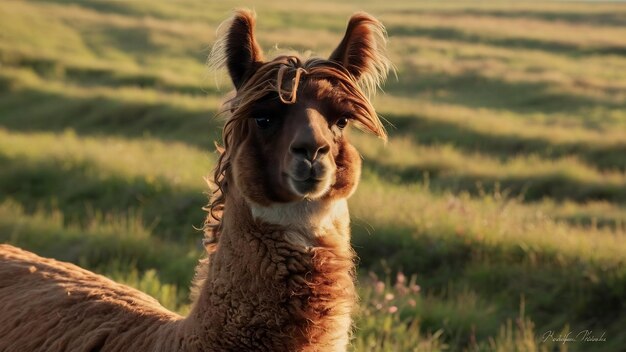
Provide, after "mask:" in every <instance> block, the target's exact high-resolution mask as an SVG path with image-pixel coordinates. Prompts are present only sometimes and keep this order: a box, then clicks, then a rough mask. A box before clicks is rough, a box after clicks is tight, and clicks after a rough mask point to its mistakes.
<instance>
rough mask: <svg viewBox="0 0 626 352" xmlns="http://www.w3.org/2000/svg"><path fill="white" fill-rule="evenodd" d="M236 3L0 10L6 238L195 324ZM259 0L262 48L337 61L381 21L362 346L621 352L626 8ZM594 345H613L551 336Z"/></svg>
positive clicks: (0, 200)
mask: <svg viewBox="0 0 626 352" xmlns="http://www.w3.org/2000/svg"><path fill="white" fill-rule="evenodd" d="M241 5H245V2H244V3H231V2H220V3H219V4H207V3H205V2H201V1H195V0H186V1H182V2H165V1H164V2H147V1H132V2H110V1H97V0H92V1H81V2H79V1H73V0H56V1H23V2H17V1H14V2H8V3H6V4H3V6H2V7H1V8H0V241H2V242H8V243H12V244H15V245H18V246H21V247H23V248H26V249H28V250H31V251H34V252H36V253H38V254H40V255H44V256H50V257H54V258H58V259H61V260H67V261H71V262H74V263H78V264H80V265H82V266H84V267H86V268H88V269H91V270H94V271H96V272H98V273H102V274H104V275H107V276H109V277H111V278H113V279H114V280H116V281H119V282H123V283H126V284H129V285H131V286H134V287H137V288H139V289H141V290H143V291H145V292H148V293H149V294H151V295H152V296H154V297H156V298H157V299H159V301H160V302H162V303H163V305H165V306H166V307H168V308H170V309H172V310H175V311H177V312H180V313H181V314H184V313H186V312H187V311H188V309H189V300H188V286H189V282H190V280H191V277H192V275H193V268H194V265H195V263H196V261H197V259H198V258H199V257H200V256H201V254H202V247H201V246H200V243H199V242H200V239H201V233H200V232H199V231H198V230H196V229H194V226H196V227H198V226H200V225H201V224H202V221H203V217H204V215H205V213H204V212H203V211H202V210H201V208H202V206H203V205H205V204H206V202H207V196H206V194H205V193H206V192H207V191H208V188H207V186H206V184H205V182H204V180H203V178H204V177H205V176H207V175H209V174H210V173H211V171H212V167H213V165H214V158H215V154H214V147H213V141H214V140H217V139H219V128H220V125H221V123H222V121H220V120H219V118H216V117H215V115H216V112H217V111H218V109H219V105H220V102H221V101H223V96H224V95H225V94H226V93H227V92H228V91H229V90H230V89H231V88H230V85H229V81H228V78H227V77H225V75H224V74H223V73H219V74H217V75H216V76H215V79H214V75H213V73H210V72H208V71H207V69H206V67H205V60H206V56H207V55H208V51H209V48H210V46H211V44H212V42H213V41H214V39H215V37H214V33H215V30H216V28H217V26H218V25H219V23H220V21H222V20H223V19H225V18H226V17H228V16H229V11H230V9H232V8H234V7H237V6H241ZM249 6H252V7H255V8H256V10H257V12H258V22H259V25H258V36H259V40H260V42H261V44H262V45H263V46H264V47H265V48H266V49H267V50H268V51H269V52H270V54H271V53H276V52H280V51H281V50H287V49H296V50H309V49H310V50H313V52H314V53H317V54H319V55H327V54H328V53H329V52H330V51H331V50H332V49H333V47H334V46H335V45H336V44H337V43H338V41H339V39H340V37H341V35H342V33H343V31H344V28H345V27H344V26H345V22H346V20H347V18H348V16H349V15H350V14H351V13H352V12H355V11H357V10H366V11H369V12H371V13H373V14H374V15H376V16H377V17H379V18H380V19H381V20H382V21H383V22H384V23H385V24H386V25H387V29H388V32H389V35H390V41H389V50H390V55H391V58H392V61H393V62H394V64H395V65H396V66H397V69H398V79H397V80H395V79H391V80H390V82H388V84H387V85H386V86H385V88H384V89H385V92H384V93H383V94H380V95H378V96H377V97H376V98H375V105H376V106H377V107H378V111H379V112H380V114H381V115H382V116H383V117H385V118H386V119H387V120H388V122H389V124H388V125H387V128H388V130H389V134H390V139H389V143H388V144H387V145H382V144H379V143H378V142H377V141H375V140H374V138H372V137H370V136H365V135H362V134H360V133H353V134H352V139H353V140H354V142H355V144H356V145H357V147H358V148H359V150H360V151H361V153H362V154H363V157H364V173H363V179H362V182H361V185H360V188H359V190H358V191H357V193H356V194H355V195H354V196H353V198H352V199H351V200H350V205H351V213H352V217H353V226H352V228H353V245H354V247H355V249H356V251H357V254H358V255H359V274H360V275H359V289H360V293H361V303H360V309H359V312H358V315H357V318H356V327H355V331H354V340H353V350H355V351H439V350H453V351H457V350H459V351H463V350H465V351H555V350H573V351H619V350H621V349H623V346H624V344H626V333H625V332H623V331H622V328H623V326H626V320H625V319H626V318H625V317H626V306H625V305H624V302H626V263H625V260H624V258H626V241H625V239H626V207H625V204H626V6H624V5H622V4H617V3H616V4H613V3H597V4H596V3H547V4H540V3H498V2H493V3H492V2H489V3H487V2H479V3H464V2H447V3H432V2H414V1H408V0H406V1H405V0H395V1H392V2H382V3H381V2H374V1H371V2H366V3H361V2H358V3H357V2H352V1H348V2H343V3H342V4H338V5H336V4H332V3H331V2H323V3H319V2H317V3H314V4H313V3H311V4H298V5H294V4H292V3H289V2H286V1H276V2H271V3H268V4H264V5H263V6H260V5H256V6H253V5H252V4H249ZM302 38H306V40H303V39H302ZM276 44H277V45H278V48H279V49H271V48H272V47H274V45H276ZM582 330H593V332H594V335H598V336H599V335H601V334H602V333H603V332H604V333H605V336H606V341H605V342H582V341H578V342H574V343H566V344H562V343H557V342H553V341H550V340H548V341H543V340H544V339H543V338H542V337H543V335H544V334H545V333H546V332H547V331H553V332H555V336H558V335H559V334H562V335H566V334H567V332H569V331H572V332H574V333H575V334H577V333H578V332H579V331H582Z"/></svg>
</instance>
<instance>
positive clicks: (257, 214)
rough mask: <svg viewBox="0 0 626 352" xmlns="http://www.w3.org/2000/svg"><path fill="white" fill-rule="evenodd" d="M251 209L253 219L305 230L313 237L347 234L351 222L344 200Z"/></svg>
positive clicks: (314, 201) (305, 202)
mask: <svg viewBox="0 0 626 352" xmlns="http://www.w3.org/2000/svg"><path fill="white" fill-rule="evenodd" d="M250 209H251V211H252V216H253V217H254V218H255V219H257V220H261V221H264V222H267V223H270V224H275V225H282V226H285V227H289V228H292V229H295V230H304V231H306V232H310V233H311V234H314V235H315V236H319V235H322V234H324V233H326V232H328V231H339V232H344V231H347V229H348V225H349V222H350V216H349V213H348V202H347V201H346V199H338V200H333V201H321V200H307V199H305V200H301V201H298V202H294V203H285V204H273V205H271V206H268V207H264V206H260V205H255V204H252V205H251V206H250Z"/></svg>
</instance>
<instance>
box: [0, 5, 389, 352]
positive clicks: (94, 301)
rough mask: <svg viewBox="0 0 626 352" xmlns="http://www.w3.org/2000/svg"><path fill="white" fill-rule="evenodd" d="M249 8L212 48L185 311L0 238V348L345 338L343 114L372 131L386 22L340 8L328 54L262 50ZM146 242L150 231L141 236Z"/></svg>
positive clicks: (268, 344) (349, 168)
mask: <svg viewBox="0 0 626 352" xmlns="http://www.w3.org/2000/svg"><path fill="white" fill-rule="evenodd" d="M254 25H255V17H254V14H253V13H252V12H250V11H247V10H238V11H237V12H236V13H235V15H234V16H233V18H232V19H231V20H229V21H228V22H225V25H223V26H222V27H221V28H222V32H223V34H222V37H221V38H220V39H218V41H217V43H216V45H215V46H214V50H213V52H212V54H211V57H210V59H211V62H212V63H213V65H216V66H225V67H226V68H227V70H228V73H229V75H230V77H231V79H232V82H233V84H234V86H235V95H234V97H233V98H232V99H231V100H230V101H229V102H228V103H227V109H225V111H226V112H225V113H227V114H228V118H227V120H226V122H225V125H224V130H223V148H220V149H219V151H220V156H219V159H218V164H217V167H216V171H215V174H214V178H213V182H214V184H215V185H216V186H217V187H216V190H215V192H214V196H213V198H212V200H211V203H210V204H209V206H208V211H209V215H208V216H207V220H206V223H205V244H206V248H207V258H205V259H203V260H201V261H200V263H199V265H198V267H197V269H196V271H197V275H196V280H195V282H194V288H193V289H192V298H193V306H192V309H191V312H190V313H189V315H188V316H187V317H181V316H179V315H177V314H175V313H172V312H170V311H168V310H166V309H165V308H163V307H162V306H161V305H159V303H158V302H157V301H156V300H154V299H153V298H151V297H149V296H147V295H145V294H143V293H141V292H139V291H137V290H134V289H132V288H129V287H126V286H123V285H120V284H117V283H115V282H113V281H111V280H109V279H107V278H105V277H103V276H100V275H96V274H94V273H91V272H89V271H86V270H84V269H81V268H79V267H77V266H75V265H72V264H69V263H63V262H58V261H55V260H52V259H46V258H41V257H38V256H36V255H35V254H32V253H29V252H26V251H23V250H21V249H18V248H15V247H12V246H9V245H0V351H19V352H28V351H345V350H346V348H347V346H348V344H349V339H350V333H351V326H352V322H351V313H352V311H353V306H354V305H355V302H356V294H355V286H354V253H353V250H352V249H351V246H350V233H349V215H348V208H347V202H346V199H347V198H348V197H349V196H350V195H351V194H352V193H353V192H354V190H355V188H356V186H357V183H358V181H359V177H360V170H361V160H360V156H359V154H358V152H357V150H356V149H355V147H353V146H352V145H351V144H350V143H349V142H348V139H347V134H348V133H347V132H348V129H347V128H346V127H347V125H349V124H354V125H355V126H357V127H359V128H361V129H363V130H365V131H369V132H371V133H373V134H375V135H377V136H379V137H381V138H383V139H385V138H386V133H385V130H384V128H383V126H382V124H381V122H380V120H379V118H378V116H377V115H376V112H375V111H374V108H373V107H372V105H371V103H370V102H369V100H368V97H367V95H368V93H372V91H373V90H375V89H376V88H377V86H378V85H379V84H380V83H381V82H382V81H384V79H385V78H386V75H387V73H388V71H389V69H390V68H391V64H390V62H389V60H388V59H387V57H386V55H385V32H384V28H383V26H382V25H381V23H380V22H378V21H377V20H376V19H374V18H373V17H371V16H370V15H368V14H365V13H357V14H355V15H353V16H352V17H351V19H350V21H349V24H348V27H347V31H346V33H345V36H344V38H343V40H342V41H341V42H340V44H339V45H338V47H337V48H336V49H335V50H334V51H333V52H332V54H331V56H330V57H329V58H328V59H321V58H309V59H306V60H303V59H301V58H299V57H298V56H291V55H285V56H279V57H277V58H275V59H273V60H270V61H265V60H264V59H263V54H262V52H261V49H260V46H259V45H258V43H257V41H256V39H255V36H254ZM146 245H149V244H146Z"/></svg>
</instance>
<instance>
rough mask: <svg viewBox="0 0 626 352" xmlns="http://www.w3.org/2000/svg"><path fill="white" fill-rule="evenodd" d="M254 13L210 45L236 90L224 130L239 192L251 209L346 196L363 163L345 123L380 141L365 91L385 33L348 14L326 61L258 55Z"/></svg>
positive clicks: (372, 83) (227, 160)
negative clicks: (341, 33)
mask: <svg viewBox="0 0 626 352" xmlns="http://www.w3.org/2000/svg"><path fill="white" fill-rule="evenodd" d="M254 22H255V20H254V17H253V16H252V15H251V14H250V13H248V12H239V13H237V14H236V15H235V17H234V18H233V19H232V20H231V21H230V22H229V23H228V25H227V26H225V28H226V33H225V34H224V35H223V37H222V38H221V39H220V41H219V42H218V43H217V44H216V46H215V47H214V52H213V53H212V62H213V64H215V65H217V66H226V67H227V68H228V72H229V74H230V76H231V79H232V81H233V84H234V86H235V88H236V96H235V97H234V98H233V99H232V100H231V101H230V111H231V112H232V116H230V118H229V120H228V121H227V123H226V125H225V128H224V146H225V150H226V151H225V153H226V154H225V157H223V158H222V160H221V162H222V164H223V165H222V166H224V165H226V164H228V168H229V170H227V168H226V167H225V166H224V168H223V171H224V172H227V171H228V172H227V173H228V175H230V176H229V178H231V179H232V181H234V183H235V185H236V186H237V188H238V189H239V191H240V193H241V194H242V195H243V196H244V197H245V198H246V200H248V201H249V202H252V203H253V204H256V205H261V206H268V205H272V204H276V203H291V202H296V201H300V200H303V199H308V200H332V199H337V198H345V197H348V196H349V195H350V194H351V193H352V192H353V191H354V189H355V187H356V184H357V183H358V179H359V175H360V169H361V161H360V157H359V154H358V152H357V151H356V149H355V148H354V147H353V146H352V145H351V144H350V143H349V142H348V139H347V138H346V135H347V130H348V129H349V126H350V125H352V124H353V125H356V126H357V127H359V128H361V129H363V130H365V131H369V132H372V133H374V134H376V135H378V136H379V137H382V138H385V137H386V134H385V132H384V129H383V127H382V125H381V123H380V120H379V119H378V116H377V115H376V113H375V111H374V108H373V107H372V106H371V104H370V102H369V100H368V99H367V97H366V94H365V92H371V90H373V88H375V87H376V86H377V85H378V84H379V83H380V82H381V81H382V80H384V78H385V77H386V74H387V71H388V69H389V68H390V63H389V61H388V60H387V58H386V56H385V55H384V43H385V36H384V29H383V27H382V25H381V24H380V23H379V22H378V21H377V20H376V19H374V18H372V17H371V16H369V15H366V14H356V15H354V16H353V17H352V18H351V19H350V22H349V24H348V29H347V31H346V34H345V36H344V38H343V40H342V41H341V42H340V44H339V46H338V47H337V49H335V51H333V53H332V54H331V56H330V57H329V58H328V59H319V58H313V59H309V60H306V61H304V62H303V61H302V60H301V59H300V58H298V57H296V56H279V57H277V58H275V59H273V60H271V61H265V59H264V58H263V54H262V52H261V49H260V47H259V45H258V44H257V42H256V40H255V37H254Z"/></svg>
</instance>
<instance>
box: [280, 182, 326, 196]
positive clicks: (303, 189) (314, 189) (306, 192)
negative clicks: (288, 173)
mask: <svg viewBox="0 0 626 352" xmlns="http://www.w3.org/2000/svg"><path fill="white" fill-rule="evenodd" d="M289 185H290V186H291V189H292V190H293V191H294V192H295V193H296V194H298V195H299V196H302V197H305V198H316V197H320V196H322V195H323V194H325V193H326V191H327V190H328V186H329V182H328V179H327V178H326V177H324V178H315V177H309V178H306V179H303V180H298V179H296V178H294V177H289Z"/></svg>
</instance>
